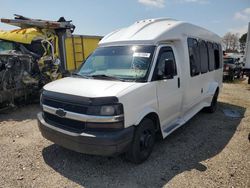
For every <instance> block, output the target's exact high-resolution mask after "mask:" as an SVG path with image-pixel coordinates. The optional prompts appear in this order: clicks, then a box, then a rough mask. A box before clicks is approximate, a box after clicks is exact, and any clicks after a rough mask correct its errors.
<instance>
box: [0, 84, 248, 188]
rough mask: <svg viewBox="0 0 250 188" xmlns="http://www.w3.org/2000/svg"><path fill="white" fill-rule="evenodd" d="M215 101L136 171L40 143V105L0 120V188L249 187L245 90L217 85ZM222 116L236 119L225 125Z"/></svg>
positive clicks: (116, 160)
mask: <svg viewBox="0 0 250 188" xmlns="http://www.w3.org/2000/svg"><path fill="white" fill-rule="evenodd" d="M219 101H220V102H219V108H218V110H217V112H216V113H214V114H207V113H204V112H200V113H199V114H197V115H196V116H195V117H194V118H192V119H191V120H190V121H189V122H188V123H187V124H186V125H185V126H183V127H182V128H180V129H178V130H177V131H175V132H174V133H173V134H172V135H170V136H169V137H168V138H167V139H165V140H163V141H158V142H157V144H156V146H155V148H154V151H153V153H152V155H151V157H150V158H149V160H148V161H146V162H145V163H143V164H141V165H134V164H131V163H128V162H125V161H124V160H123V158H122V157H116V158H105V157H99V156H90V155H84V154H79V153H76V152H73V151H69V150H67V149H64V148H62V147H59V146H57V145H55V144H53V143H51V142H49V141H47V140H45V139H44V138H43V137H42V136H41V134H40V132H39V130H38V127H37V122H36V114H37V112H39V105H29V106H25V107H22V108H18V109H16V110H14V111H12V112H8V113H5V114H0V187H4V188H5V187H244V188H246V187H250V143H249V141H248V134H249V132H250V86H249V85H247V84H246V82H238V83H233V84H232V83H231V84H230V83H227V84H224V88H223V91H222V93H221V94H220V99H219ZM224 109H233V110H237V111H239V112H240V115H241V117H240V118H230V117H227V116H225V115H224V113H223V110H224Z"/></svg>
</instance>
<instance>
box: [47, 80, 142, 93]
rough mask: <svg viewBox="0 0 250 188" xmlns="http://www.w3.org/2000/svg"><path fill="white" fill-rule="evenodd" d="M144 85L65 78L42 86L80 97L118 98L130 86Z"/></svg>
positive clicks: (48, 89)
mask: <svg viewBox="0 0 250 188" xmlns="http://www.w3.org/2000/svg"><path fill="white" fill-rule="evenodd" d="M144 84H145V83H136V82H121V81H113V80H112V81H110V80H97V79H85V78H74V77H67V78H63V79H60V80H56V81H54V82H51V83H49V84H47V85H45V86H44V90H47V91H52V92H57V93H63V94H70V95H76V96H82V97H90V98H93V97H108V96H116V97H118V96H119V95H121V93H123V92H124V91H125V90H127V89H128V88H131V87H132V86H139V85H144Z"/></svg>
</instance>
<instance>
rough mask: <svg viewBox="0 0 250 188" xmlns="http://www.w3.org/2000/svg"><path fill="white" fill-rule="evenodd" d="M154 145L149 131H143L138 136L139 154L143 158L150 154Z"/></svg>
mask: <svg viewBox="0 0 250 188" xmlns="http://www.w3.org/2000/svg"><path fill="white" fill-rule="evenodd" d="M153 144H154V138H153V135H152V133H151V131H150V130H145V131H143V132H142V134H141V136H140V153H141V154H142V155H144V156H146V155H148V154H149V153H150V150H151V149H152V146H153Z"/></svg>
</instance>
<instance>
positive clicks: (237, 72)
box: [223, 56, 243, 81]
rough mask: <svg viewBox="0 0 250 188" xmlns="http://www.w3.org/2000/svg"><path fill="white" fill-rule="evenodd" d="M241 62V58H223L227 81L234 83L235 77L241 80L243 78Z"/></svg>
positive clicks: (224, 75)
mask: <svg viewBox="0 0 250 188" xmlns="http://www.w3.org/2000/svg"><path fill="white" fill-rule="evenodd" d="M239 60H240V58H237V57H234V56H224V57H223V62H224V66H223V78H224V79H225V80H230V81H233V80H234V79H235V77H236V78H241V77H242V76H243V72H242V64H241V63H240V61H239Z"/></svg>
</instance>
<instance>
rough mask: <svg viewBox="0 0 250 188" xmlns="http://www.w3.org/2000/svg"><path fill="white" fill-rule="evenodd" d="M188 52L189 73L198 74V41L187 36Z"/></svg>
mask: <svg viewBox="0 0 250 188" xmlns="http://www.w3.org/2000/svg"><path fill="white" fill-rule="evenodd" d="M187 42H188V52H189V62H190V75H191V76H196V75H199V74H200V68H201V67H200V52H199V46H198V41H197V40H196V39H193V38H188V41H187Z"/></svg>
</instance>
